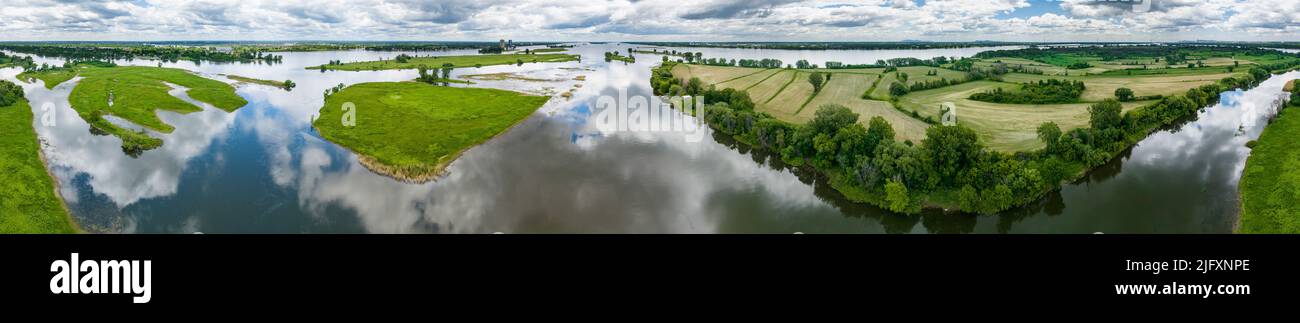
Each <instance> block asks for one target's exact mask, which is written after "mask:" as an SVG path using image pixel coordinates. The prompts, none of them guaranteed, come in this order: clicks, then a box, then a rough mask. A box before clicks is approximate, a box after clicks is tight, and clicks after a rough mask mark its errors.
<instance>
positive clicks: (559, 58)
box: [307, 54, 581, 71]
mask: <svg viewBox="0 0 1300 323" xmlns="http://www.w3.org/2000/svg"><path fill="white" fill-rule="evenodd" d="M579 59H581V57H579V56H578V55H569V54H537V55H527V54H492V55H459V56H432V57H429V56H421V57H414V58H411V59H409V60H407V61H406V62H405V63H398V62H397V60H395V59H388V60H382V61H366V62H352V63H343V64H340V65H323V66H324V67H325V69H329V70H338V71H378V70H405V69H416V68H419V67H420V65H424V66H427V67H429V68H441V67H442V66H443V64H452V66H453V67H455V68H463V67H476V66H492V65H512V64H518V63H519V62H523V63H557V62H568V61H576V60H579ZM321 66H322V65H318V66H312V67H308V68H307V69H309V70H316V69H320V68H321Z"/></svg>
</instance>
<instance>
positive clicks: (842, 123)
mask: <svg viewBox="0 0 1300 323" xmlns="http://www.w3.org/2000/svg"><path fill="white" fill-rule="evenodd" d="M855 123H858V114H857V113H856V112H853V110H849V108H846V107H844V106H842V105H838V104H833V103H832V104H825V105H822V106H820V107H817V112H816V113H815V114H814V115H813V119H812V121H808V125H807V126H808V128H809V129H810V130H812V131H813V132H814V133H821V134H827V135H834V134H835V132H837V131H839V130H840V128H844V127H848V126H850V125H852V124H855Z"/></svg>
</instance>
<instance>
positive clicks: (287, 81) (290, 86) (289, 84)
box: [284, 80, 298, 90]
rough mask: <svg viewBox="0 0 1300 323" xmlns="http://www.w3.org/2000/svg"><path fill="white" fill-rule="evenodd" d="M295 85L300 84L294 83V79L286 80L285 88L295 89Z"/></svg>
mask: <svg viewBox="0 0 1300 323" xmlns="http://www.w3.org/2000/svg"><path fill="white" fill-rule="evenodd" d="M295 87H298V84H296V83H293V80H284V89H285V90H293V88H295Z"/></svg>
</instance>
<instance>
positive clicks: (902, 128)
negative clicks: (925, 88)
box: [794, 74, 930, 143]
mask: <svg viewBox="0 0 1300 323" xmlns="http://www.w3.org/2000/svg"><path fill="white" fill-rule="evenodd" d="M831 79H832V80H831V82H830V83H827V84H826V87H825V88H823V89H822V92H821V93H820V94H818V95H817V97H816V98H814V99H813V100H812V102H809V103H808V106H806V107H804V109H803V111H800V112H799V114H797V115H795V116H794V120H796V121H797V122H806V121H808V120H811V119H812V118H813V116H814V115H816V113H817V107H820V106H822V105H824V104H831V103H834V104H839V105H843V106H845V107H848V108H849V109H851V110H853V112H857V113H858V115H859V117H858V123H861V124H862V125H863V126H867V125H868V124H869V122H870V121H871V118H872V117H877V116H879V117H882V118H885V120H886V121H889V124H890V125H892V126H893V128H894V133H895V134H896V135H897V136H896V138H898V140H900V141H901V140H911V141H912V142H915V143H920V142H921V140H922V139H925V129H926V128H928V127H929V126H930V125H929V124H926V123H925V122H921V121H920V120H917V119H916V118H912V117H911V116H908V115H906V114H903V113H902V112H900V111H898V109H894V107H893V106H891V105H890V104H889V103H888V102H884V101H875V100H864V99H862V98H861V96H862V92H863V91H864V90H865V89H866V88H868V87H870V86H871V83H872V82H874V81H875V79H876V76H875V75H866V74H836V75H835V76H833V77H831Z"/></svg>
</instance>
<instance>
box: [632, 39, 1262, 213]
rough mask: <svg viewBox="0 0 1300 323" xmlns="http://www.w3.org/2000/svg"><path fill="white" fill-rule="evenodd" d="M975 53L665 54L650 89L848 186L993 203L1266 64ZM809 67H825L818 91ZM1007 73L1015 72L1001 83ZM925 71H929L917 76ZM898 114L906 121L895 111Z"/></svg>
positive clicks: (1118, 144)
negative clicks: (1205, 74)
mask: <svg viewBox="0 0 1300 323" xmlns="http://www.w3.org/2000/svg"><path fill="white" fill-rule="evenodd" d="M963 61H964V62H965V63H962V62H963ZM978 62H983V61H982V60H979V59H964V60H958V61H955V62H952V63H948V64H947V65H945V66H941V67H931V66H903V67H895V66H889V67H887V68H884V69H814V68H812V66H811V64H807V65H808V66H806V67H808V68H805V69H794V68H788V69H755V68H737V67H720V66H708V65H699V64H682V63H675V62H665V63H664V64H662V65H661V66H660V67H658V68H656V69H655V70H654V71H652V73H651V85H652V86H653V87H654V90H655V93H656V94H659V95H693V96H697V97H703V98H704V99H705V102H706V103H707V104H708V108H707V109H706V115H705V121H706V122H707V123H708V124H710V125H711V126H712V127H713V128H715V129H717V130H718V131H720V132H722V133H725V134H728V135H731V136H733V137H736V138H737V139H738V140H739V141H741V142H744V143H747V144H750V145H753V146H755V147H756V148H760V149H764V150H768V151H772V152H775V153H777V154H779V155H780V156H781V158H782V159H783V160H784V161H786V162H787V163H788V164H790V165H794V166H796V167H811V168H814V169H816V170H818V171H819V172H821V173H822V174H825V175H826V176H827V177H828V178H829V179H830V180H831V184H832V186H833V187H835V188H836V189H837V190H838V191H840V192H841V193H843V194H844V195H845V196H846V197H848V198H849V199H852V200H855V201H859V202H865V203H870V204H874V205H877V206H879V207H882V208H886V209H890V210H893V211H896V212H903V213H915V212H919V210H920V209H922V208H925V207H933V208H942V209H948V210H961V211H967V212H978V213H994V212H998V211H1001V210H1005V209H1008V208H1010V207H1013V206H1016V205H1022V204H1025V203H1029V202H1032V201H1034V200H1036V199H1037V198H1038V197H1040V196H1042V195H1043V194H1046V193H1047V192H1050V191H1052V190H1056V189H1058V188H1059V187H1060V185H1061V183H1063V182H1065V181H1068V180H1073V179H1075V178H1078V177H1080V176H1083V175H1084V174H1085V173H1086V172H1087V171H1088V170H1090V169H1092V168H1093V167H1097V166H1100V165H1102V164H1104V163H1105V162H1107V161H1109V160H1111V159H1112V158H1113V157H1114V156H1116V155H1118V154H1119V153H1121V152H1122V151H1123V150H1124V149H1127V148H1128V147H1130V146H1132V145H1133V144H1135V143H1137V142H1138V141H1140V140H1142V139H1143V138H1145V137H1146V135H1147V134H1148V133H1150V132H1152V131H1155V130H1156V129H1158V128H1159V127H1162V126H1165V125H1168V124H1170V123H1172V122H1175V121H1176V120H1179V119H1181V118H1186V117H1188V116H1192V115H1195V113H1196V111H1197V110H1199V109H1200V108H1202V107H1204V106H1207V105H1209V104H1213V103H1214V102H1217V98H1218V95H1219V93H1220V92H1221V91H1224V90H1228V89H1233V88H1249V87H1252V86H1254V85H1255V84H1257V83H1258V82H1259V81H1262V80H1264V79H1266V78H1268V76H1269V73H1268V71H1267V70H1266V69H1265V68H1262V67H1260V66H1257V65H1244V66H1241V67H1240V69H1239V70H1238V72H1235V73H1228V74H1210V75H1215V76H1217V78H1206V79H1193V80H1189V81H1184V82H1179V84H1178V86H1169V87H1168V88H1162V89H1160V90H1159V91H1153V90H1152V89H1150V88H1144V87H1140V86H1132V85H1133V84H1137V83H1142V82H1144V81H1145V79H1147V78H1167V77H1168V76H1124V77H1123V80H1124V81H1115V80H1116V79H1119V78H1117V77H1106V76H1088V77H1085V76H1079V77H1078V78H1062V79H1049V78H1045V77H1047V76H1045V75H1041V74H1031V73H1018V72H1013V71H1012V70H1014V69H1011V68H1005V66H1003V67H1004V68H994V67H993V66H991V65H986V66H990V67H985V68H981V67H978V66H979V65H978V64H976V63H978ZM886 64H888V62H886ZM801 65H802V64H801ZM904 69H909V70H906V71H905V70H904ZM956 69H966V71H957V70H956ZM773 70H775V72H773ZM927 71H929V72H927ZM962 72H965V73H964V75H965V77H963V78H961V79H959V80H960V81H959V82H952V81H948V82H946V83H947V84H946V85H941V86H936V87H935V88H932V89H926V90H922V91H915V92H913V91H898V90H893V91H888V92H892V93H889V95H888V96H887V97H885V98H880V97H877V96H874V95H872V93H876V92H879V91H881V90H880V89H881V87H883V86H886V85H884V84H890V85H889V86H888V87H890V88H893V89H907V88H909V87H910V86H911V84H915V83H913V82H931V83H935V82H936V81H934V80H935V79H943V76H941V75H945V73H954V74H956V75H963V73H962ZM814 73H819V74H823V75H825V76H830V77H829V80H830V81H829V82H825V83H824V84H822V85H820V87H822V88H823V89H822V90H821V91H818V90H817V88H818V86H816V85H815V84H814V83H816V82H815V81H814V80H815V79H816V77H812V76H811V75H814ZM783 74H784V75H786V76H784V77H781V76H780V75H783ZM764 75H766V76H764ZM947 75H952V74H947ZM760 76H761V77H763V80H762V81H760V82H758V83H757V84H749V85H746V86H744V87H740V86H737V84H748V82H738V81H739V80H745V79H749V78H754V77H760ZM1013 76H1014V78H1016V79H1023V80H1025V81H1024V83H1028V84H1023V83H1022V84H1018V83H1009V82H1006V79H1009V78H1013ZM926 77H931V79H928V80H924V79H923V80H916V79H917V78H926ZM949 77H950V78H953V77H952V76H949ZM1094 77H1095V78H1100V79H1104V80H1107V81H1108V83H1103V84H1106V85H1107V86H1102V87H1101V88H1102V89H1101V90H1103V91H1108V92H1109V93H1106V94H1105V95H1104V96H1094V97H1092V98H1099V99H1098V100H1096V101H1087V100H1085V99H1087V98H1090V97H1089V96H1088V95H1087V93H1088V90H1090V89H1091V88H1092V86H1091V84H1089V82H1090V81H1091V80H1092V79H1093V78H1094ZM697 79H698V80H699V81H698V82H697ZM805 80H806V81H805ZM841 81H847V82H841ZM693 83H702V84H703V85H697V86H692V85H691V84H693ZM922 84H923V83H922ZM837 85H838V86H847V87H849V89H843V88H840V89H836V87H837ZM1115 85H1122V86H1115ZM1121 87H1122V88H1127V89H1128V91H1118V92H1120V93H1121V94H1122V96H1124V97H1126V98H1128V99H1130V100H1131V101H1130V102H1124V103H1121V102H1119V101H1118V100H1117V99H1116V98H1115V97H1114V96H1115V94H1116V92H1117V90H1118V89H1119V88H1121ZM1026 88H1028V89H1026ZM1179 90H1181V91H1182V92H1175V91H1179ZM1152 92H1159V93H1158V95H1159V96H1154V95H1149V93H1152ZM832 93H834V94H833V95H832ZM843 93H854V94H857V95H852V96H847V95H844V94H843ZM862 93H866V94H865V95H863V94H862ZM982 93H992V95H990V97H985V98H984V99H986V100H988V101H1000V102H1001V103H996V102H981V101H976V100H974V99H976V98H981V96H980V94H982ZM877 98H880V99H883V100H879V99H877ZM1137 98H1142V99H1146V100H1135V99H1137ZM1062 102H1066V103H1062ZM850 106H853V107H856V108H850ZM945 106H951V107H952V108H956V113H955V117H954V119H955V121H956V124H955V125H941V124H939V123H938V122H936V121H937V120H938V119H940V118H941V117H943V116H944V114H945V113H947V112H948V109H946V108H945ZM805 111H807V112H805ZM800 115H807V117H799V116H800ZM899 120H905V121H900V122H897V123H895V122H894V121H899ZM900 125H901V126H900ZM873 128H875V129H873ZM884 129H889V130H888V131H886V130H884ZM869 133H874V134H877V135H871V136H868V135H867V134H869ZM885 133H888V134H889V135H888V136H885V135H883V134H885ZM886 137H887V138H888V140H883V139H880V138H886ZM904 196H906V199H904V198H903V197H904Z"/></svg>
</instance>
